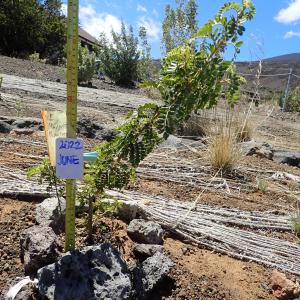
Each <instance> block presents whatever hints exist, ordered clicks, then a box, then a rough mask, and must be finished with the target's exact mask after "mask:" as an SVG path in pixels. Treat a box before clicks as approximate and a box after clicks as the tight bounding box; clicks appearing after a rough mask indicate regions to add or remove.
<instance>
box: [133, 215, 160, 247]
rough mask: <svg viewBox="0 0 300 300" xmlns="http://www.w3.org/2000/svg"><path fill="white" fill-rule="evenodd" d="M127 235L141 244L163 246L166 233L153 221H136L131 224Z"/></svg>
mask: <svg viewBox="0 0 300 300" xmlns="http://www.w3.org/2000/svg"><path fill="white" fill-rule="evenodd" d="M127 233H128V235H129V236H130V237H131V239H132V240H134V241H136V242H138V243H141V244H158V245H161V244H163V233H164V231H163V229H162V228H161V226H160V225H159V224H157V223H155V222H152V221H146V220H142V219H134V220H132V221H131V222H130V223H129V225H128V228H127Z"/></svg>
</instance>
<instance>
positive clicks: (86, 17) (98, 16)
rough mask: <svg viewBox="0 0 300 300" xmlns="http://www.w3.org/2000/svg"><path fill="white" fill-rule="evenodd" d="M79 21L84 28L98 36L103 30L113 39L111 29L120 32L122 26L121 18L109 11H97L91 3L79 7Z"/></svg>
mask: <svg viewBox="0 0 300 300" xmlns="http://www.w3.org/2000/svg"><path fill="white" fill-rule="evenodd" d="M79 22H80V26H81V27H82V28H83V29H84V30H86V31H87V32H88V33H89V34H91V35H92V36H94V37H96V38H98V37H99V35H100V33H102V32H103V33H105V35H106V36H107V38H108V39H111V30H112V29H113V30H114V31H116V32H120V31H121V26H122V22H121V20H120V19H119V18H117V17H116V16H114V15H111V14H108V13H97V11H96V10H95V8H94V7H93V6H92V5H90V4H89V5H87V6H80V7H79Z"/></svg>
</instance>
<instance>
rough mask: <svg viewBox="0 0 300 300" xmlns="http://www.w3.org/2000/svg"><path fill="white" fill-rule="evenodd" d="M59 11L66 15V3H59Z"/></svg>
mask: <svg viewBox="0 0 300 300" xmlns="http://www.w3.org/2000/svg"><path fill="white" fill-rule="evenodd" d="M61 12H62V14H63V15H64V16H66V15H67V13H68V5H67V4H65V3H63V4H62V5H61Z"/></svg>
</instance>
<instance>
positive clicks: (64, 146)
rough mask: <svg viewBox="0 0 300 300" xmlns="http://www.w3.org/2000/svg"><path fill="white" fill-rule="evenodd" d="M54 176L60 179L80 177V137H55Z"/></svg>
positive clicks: (81, 172)
mask: <svg viewBox="0 0 300 300" xmlns="http://www.w3.org/2000/svg"><path fill="white" fill-rule="evenodd" d="M55 145H56V176H57V177H59V178H61V179H82V177H83V141H82V139H68V138H57V139H56V142H55Z"/></svg>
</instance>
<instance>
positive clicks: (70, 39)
mask: <svg viewBox="0 0 300 300" xmlns="http://www.w3.org/2000/svg"><path fill="white" fill-rule="evenodd" d="M67 24H68V33H67V138H76V136H77V132H76V127H77V126H76V125H77V81H78V77H77V76H78V0H68V23H67ZM75 190H76V185H75V180H74V179H67V180H66V225H65V232H66V240H65V249H66V251H70V250H74V249H75Z"/></svg>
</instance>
